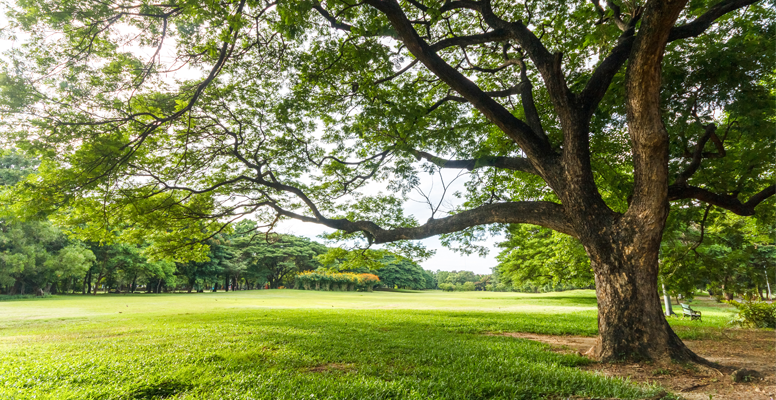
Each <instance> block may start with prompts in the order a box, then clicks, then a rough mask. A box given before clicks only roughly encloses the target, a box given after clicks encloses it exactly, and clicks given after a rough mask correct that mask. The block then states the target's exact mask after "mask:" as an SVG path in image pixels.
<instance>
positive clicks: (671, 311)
mask: <svg viewBox="0 0 776 400" xmlns="http://www.w3.org/2000/svg"><path fill="white" fill-rule="evenodd" d="M661 286H663V303H665V308H666V312H665V314H666V317H670V316H672V315H676V314H674V309H673V307H671V296H669V295H668V291H667V290H666V285H665V284H662V285H661Z"/></svg>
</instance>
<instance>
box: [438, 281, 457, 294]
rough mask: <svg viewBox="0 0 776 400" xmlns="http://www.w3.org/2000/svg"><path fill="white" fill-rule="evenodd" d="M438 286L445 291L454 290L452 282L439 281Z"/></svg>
mask: <svg viewBox="0 0 776 400" xmlns="http://www.w3.org/2000/svg"><path fill="white" fill-rule="evenodd" d="M439 288H440V289H442V290H444V291H445V292H452V291H453V290H455V285H453V284H452V283H440V284H439Z"/></svg>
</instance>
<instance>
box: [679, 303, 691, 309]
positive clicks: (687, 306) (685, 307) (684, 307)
mask: <svg viewBox="0 0 776 400" xmlns="http://www.w3.org/2000/svg"><path fill="white" fill-rule="evenodd" d="M681 305H682V309H683V310H687V311H692V308H690V305H689V304H684V303H681Z"/></svg>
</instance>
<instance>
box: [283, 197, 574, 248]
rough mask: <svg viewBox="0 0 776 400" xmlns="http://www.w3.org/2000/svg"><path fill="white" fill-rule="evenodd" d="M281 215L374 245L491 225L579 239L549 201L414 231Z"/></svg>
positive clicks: (505, 206) (485, 209)
mask: <svg viewBox="0 0 776 400" xmlns="http://www.w3.org/2000/svg"><path fill="white" fill-rule="evenodd" d="M275 211H276V212H278V213H279V214H280V215H283V216H286V217H290V218H294V219H299V220H302V221H306V222H313V223H317V224H322V225H325V226H328V227H330V228H334V229H338V230H342V231H345V232H364V233H366V234H367V235H369V236H370V238H371V239H372V241H373V242H374V243H378V244H379V243H388V242H394V241H397V240H419V239H425V238H428V237H431V236H437V235H441V234H445V233H453V232H459V231H462V230H464V229H466V228H471V227H474V226H479V225H487V224H497V223H501V224H534V225H540V226H543V227H546V228H549V229H552V230H556V231H558V232H562V233H565V234H567V235H570V236H574V237H576V236H577V235H576V232H575V231H574V229H573V228H572V226H571V224H570V223H569V221H568V219H567V218H566V215H565V214H564V213H563V206H561V205H560V204H557V203H551V202H547V201H522V202H514V203H497V204H488V205H484V206H481V207H477V208H475V209H472V210H466V211H461V212H460V213H458V214H454V215H451V216H449V217H445V218H440V219H431V220H429V221H428V222H427V223H426V224H424V225H421V226H418V227H414V228H395V229H383V228H381V227H379V226H377V224H375V223H374V222H371V221H350V220H347V219H325V218H324V219H316V218H312V217H306V216H303V215H299V214H296V213H293V212H290V211H287V210H283V209H281V208H279V207H275Z"/></svg>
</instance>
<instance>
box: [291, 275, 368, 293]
mask: <svg viewBox="0 0 776 400" xmlns="http://www.w3.org/2000/svg"><path fill="white" fill-rule="evenodd" d="M379 283H380V278H378V277H377V275H374V274H354V273H352V272H345V273H337V272H334V273H328V272H318V271H306V272H302V273H301V274H298V275H297V276H296V281H295V284H296V285H297V286H300V287H303V288H304V289H305V290H324V291H326V290H335V291H338V290H342V291H352V290H356V289H358V290H366V291H368V292H371V291H372V289H373V288H374V287H375V286H376V285H377V284H379Z"/></svg>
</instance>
